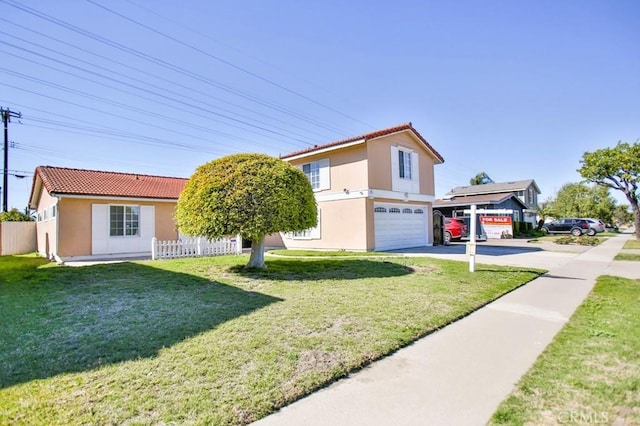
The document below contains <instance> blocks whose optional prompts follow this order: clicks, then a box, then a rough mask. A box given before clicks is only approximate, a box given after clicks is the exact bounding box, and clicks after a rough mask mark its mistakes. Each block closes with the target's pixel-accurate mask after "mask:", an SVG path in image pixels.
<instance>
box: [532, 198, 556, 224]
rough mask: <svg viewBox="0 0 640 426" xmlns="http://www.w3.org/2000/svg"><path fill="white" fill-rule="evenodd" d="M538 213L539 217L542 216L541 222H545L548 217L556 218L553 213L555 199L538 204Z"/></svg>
mask: <svg viewBox="0 0 640 426" xmlns="http://www.w3.org/2000/svg"><path fill="white" fill-rule="evenodd" d="M536 211H537V212H538V216H540V219H541V220H543V221H544V220H545V219H547V218H548V217H555V216H556V214H555V213H554V211H553V199H552V198H549V199H547V200H545V201H542V202H540V203H538V206H537V207H536Z"/></svg>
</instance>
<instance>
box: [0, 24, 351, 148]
mask: <svg viewBox="0 0 640 426" xmlns="http://www.w3.org/2000/svg"><path fill="white" fill-rule="evenodd" d="M0 21H3V22H5V23H7V24H10V25H14V26H17V27H19V28H22V29H24V30H26V31H29V32H32V33H34V34H37V35H39V36H41V37H44V38H46V39H47V41H56V42H58V43H61V44H63V45H65V46H68V47H71V48H73V49H77V50H79V51H81V52H83V53H86V54H89V55H92V56H94V57H97V58H100V59H103V60H106V61H108V62H111V63H114V64H117V65H119V66H122V67H125V68H127V69H130V70H133V71H136V72H139V73H140V74H144V75H145V77H149V76H151V77H153V78H156V79H158V80H160V81H162V82H164V83H168V84H171V85H174V86H177V87H179V88H180V89H183V90H187V91H189V92H193V93H197V94H202V92H200V91H198V90H196V89H194V88H193V87H191V86H187V85H184V84H181V83H179V82H177V81H176V80H175V79H168V78H164V77H162V76H159V75H157V74H153V73H150V72H149V71H148V70H142V69H140V68H136V67H134V66H131V65H129V64H126V63H124V62H120V61H116V60H114V59H113V58H111V57H107V56H104V55H100V54H98V53H96V52H93V51H90V50H87V49H83V48H81V47H79V46H76V45H74V44H71V43H67V42H65V41H63V40H60V39H58V38H55V37H53V36H51V35H48V34H44V33H42V32H39V31H36V30H34V29H32V28H28V27H25V26H23V25H20V24H17V23H15V22H11V21H8V20H6V19H4V18H2V17H0ZM2 33H3V34H6V35H8V36H10V37H13V38H15V39H18V40H20V41H23V42H25V43H28V44H31V45H35V46H37V47H40V48H41V49H45V50H48V51H52V52H54V53H57V54H59V55H62V56H65V57H69V58H71V59H73V60H76V61H79V62H82V63H89V64H91V65H92V66H95V67H97V68H100V69H103V70H106V71H109V72H112V73H114V74H116V75H121V76H124V77H125V78H129V79H131V80H134V81H140V80H139V79H135V78H133V77H131V76H130V75H128V74H123V73H119V72H117V71H113V70H111V69H107V68H104V67H98V66H97V65H95V63H92V62H88V61H84V60H81V59H78V58H77V57H75V56H71V55H66V54H64V53H60V52H58V51H56V50H54V49H51V48H48V47H44V46H42V45H39V44H37V43H34V42H31V41H27V40H24V39H22V38H20V37H17V36H15V35H13V34H9V33H4V32H2ZM145 84H148V85H151V86H153V87H156V88H158V87H162V89H163V90H166V86H157V85H152V84H151V83H149V82H148V81H145ZM172 93H176V92H172ZM180 96H183V97H186V96H185V95H184V94H182V93H181V94H180ZM207 97H208V98H210V99H213V100H216V101H218V102H222V103H224V104H227V105H230V106H233V107H235V108H239V109H242V110H245V111H248V112H250V113H252V114H256V115H259V116H262V117H265V118H268V119H270V120H274V121H277V122H280V123H286V124H288V125H289V126H290V127H294V128H297V129H299V130H303V131H305V132H307V133H312V134H315V135H317V136H320V137H322V138H323V139H325V140H326V139H331V137H329V136H326V135H323V134H320V133H317V132H315V131H312V130H309V129H307V128H303V127H300V126H298V125H296V124H294V123H292V122H291V120H288V121H285V120H282V119H279V118H276V117H273V116H270V115H267V114H264V113H262V112H260V111H257V110H255V109H251V108H248V107H247V106H244V105H240V104H238V103H235V102H231V101H229V100H227V99H223V98H220V97H218V96H215V95H207ZM186 98H188V99H193V98H191V97H186ZM198 102H202V101H198ZM207 105H210V106H212V107H214V108H219V109H221V110H223V111H228V110H225V109H223V108H220V107H216V106H213V105H211V104H207ZM270 109H274V108H270ZM274 110H275V109H274ZM277 111H278V112H280V113H284V114H287V115H289V116H291V117H294V118H296V119H300V118H299V117H295V116H293V115H292V114H289V113H286V112H283V111H280V110H277ZM302 121H305V122H306V123H308V124H311V125H314V126H316V127H322V126H320V125H318V124H317V123H316V122H314V121H313V120H306V119H303V120H302ZM341 134H344V133H341Z"/></svg>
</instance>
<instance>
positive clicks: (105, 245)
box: [29, 166, 187, 261]
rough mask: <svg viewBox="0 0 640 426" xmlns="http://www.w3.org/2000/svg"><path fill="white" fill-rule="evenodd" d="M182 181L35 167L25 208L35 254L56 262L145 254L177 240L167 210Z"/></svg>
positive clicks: (172, 205) (171, 214) (173, 223)
mask: <svg viewBox="0 0 640 426" xmlns="http://www.w3.org/2000/svg"><path fill="white" fill-rule="evenodd" d="M186 181H187V179H182V178H175V177H162V176H149V175H143V174H131V173H115V172H105V171H96V170H79V169H69V168H61V167H49V166H40V167H37V168H36V170H35V175H34V178H33V185H32V188H31V197H30V200H29V207H30V208H31V209H33V210H35V211H36V214H37V220H38V221H37V225H36V228H37V229H36V234H37V246H38V253H40V254H41V255H43V256H46V257H48V258H52V259H53V258H55V259H56V260H58V261H64V260H71V259H83V258H91V257H102V256H110V255H116V256H140V255H148V254H150V253H151V239H152V238H153V237H156V238H158V239H160V240H175V239H177V238H178V231H177V230H176V226H175V222H174V218H173V214H174V210H175V207H176V204H177V201H178V197H179V195H180V192H181V191H182V188H183V187H184V185H185V183H186Z"/></svg>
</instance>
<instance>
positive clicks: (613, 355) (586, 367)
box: [492, 276, 640, 425]
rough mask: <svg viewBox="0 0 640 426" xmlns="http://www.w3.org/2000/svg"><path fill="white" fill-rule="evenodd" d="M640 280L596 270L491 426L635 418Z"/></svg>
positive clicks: (639, 411)
mask: <svg viewBox="0 0 640 426" xmlns="http://www.w3.org/2000/svg"><path fill="white" fill-rule="evenodd" d="M638 312H640V280H629V279H624V278H619V277H611V276H604V277H600V278H599V279H598V282H597V283H596V286H595V288H594V290H593V292H592V293H591V294H590V295H589V297H588V298H587V299H586V301H585V302H584V304H583V305H582V306H580V307H579V308H578V310H577V311H576V312H575V314H574V315H573V316H572V318H571V320H570V321H569V322H568V323H567V325H566V326H565V327H564V328H563V329H562V330H561V331H560V333H559V334H558V335H557V336H556V338H555V339H554V341H553V343H552V344H551V345H549V346H548V347H547V349H546V350H545V351H544V353H543V354H542V355H541V356H540V357H539V358H538V360H537V361H536V363H535V365H534V366H533V367H532V369H531V370H530V371H529V372H528V373H527V374H526V375H525V376H524V377H523V378H522V380H520V383H519V384H518V385H517V387H516V390H515V391H514V392H513V393H512V394H511V396H509V397H508V398H507V399H506V400H505V401H504V402H503V403H502V404H501V405H500V407H499V408H498V410H497V411H496V413H495V414H494V416H493V418H492V423H493V424H508V425H524V424H619V425H632V424H634V425H637V424H640V333H639V332H638V330H640V315H638Z"/></svg>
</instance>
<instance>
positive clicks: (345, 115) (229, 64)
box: [86, 0, 373, 128]
mask: <svg viewBox="0 0 640 426" xmlns="http://www.w3.org/2000/svg"><path fill="white" fill-rule="evenodd" d="M86 1H87V2H89V3H91V4H93V5H95V6H97V7H100V8H102V9H104V10H106V11H108V12H110V13H112V14H114V15H116V16H119V17H120V18H122V19H125V20H127V21H129V22H132V23H134V24H136V25H138V26H141V27H142V28H144V29H146V30H149V31H151V32H153V33H155V34H158V35H160V36H162V37H165V38H167V39H169V40H172V41H174V42H176V43H178V44H180V45H182V46H185V47H188V48H190V49H192V50H194V51H196V52H198V53H200V54H202V55H205V56H207V57H209V58H211V59H214V60H216V61H218V62H221V63H223V64H225V65H228V66H230V67H232V68H234V69H237V70H239V71H242V72H244V73H246V74H248V75H250V76H252V77H255V78H257V79H260V80H262V81H264V82H266V83H269V84H271V85H273V86H275V87H277V88H279V89H281V90H284V91H286V92H288V93H291V94H293V95H295V96H298V97H299V98H301V99H304V100H306V101H309V102H311V103H314V104H316V105H318V106H321V107H323V108H325V109H327V110H329V111H332V112H334V113H336V114H339V115H342V116H343V117H346V118H349V119H351V120H353V121H355V122H357V123H360V124H364V125H365V126H368V127H371V128H372V127H373V126H371V125H369V124H367V123H364V122H362V121H360V120H358V119H357V118H354V117H352V116H350V115H348V114H345V113H343V112H342V111H339V110H337V109H335V108H332V107H330V106H328V105H326V104H323V103H322V102H319V101H316V100H315V99H312V98H310V97H308V96H306V95H303V94H301V93H299V92H296V91H295V90H292V89H289V88H288V87H285V86H283V85H281V84H279V83H276V82H275V81H273V80H270V79H268V78H266V77H263V76H261V75H259V74H256V73H254V72H252V71H249V70H247V69H246V68H243V67H241V66H239V65H236V64H234V63H232V62H229V61H227V60H225V59H222V58H220V57H218V56H215V55H212V54H211V53H209V52H206V51H204V50H202V49H200V48H198V47H195V46H193V45H191V44H189V43H186V42H184V41H182V40H179V39H177V38H175V37H173V36H170V35H169V34H166V33H164V32H162V31H159V30H157V29H155V28H152V27H150V26H148V25H146V24H143V23H142V22H140V21H136V20H135V19H133V18H130V17H128V16H126V15H123V14H121V13H119V12H116V11H115V10H113V9H110V8H108V7H106V6H103V5H101V4H99V3H98V2H96V1H94V0H86Z"/></svg>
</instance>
